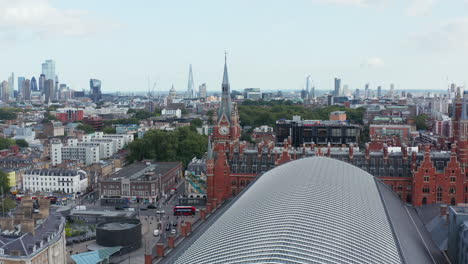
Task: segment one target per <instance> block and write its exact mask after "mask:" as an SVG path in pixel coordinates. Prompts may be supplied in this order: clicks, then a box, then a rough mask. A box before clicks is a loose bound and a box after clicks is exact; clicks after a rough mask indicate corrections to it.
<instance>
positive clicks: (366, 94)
mask: <svg viewBox="0 0 468 264" xmlns="http://www.w3.org/2000/svg"><path fill="white" fill-rule="evenodd" d="M368 97H369V84H368V83H366V86H365V88H364V98H368Z"/></svg>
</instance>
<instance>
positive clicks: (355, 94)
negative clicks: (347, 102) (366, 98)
mask: <svg viewBox="0 0 468 264" xmlns="http://www.w3.org/2000/svg"><path fill="white" fill-rule="evenodd" d="M360 96H361V91H360V90H359V89H356V91H355V92H354V97H355V98H359V97H360Z"/></svg>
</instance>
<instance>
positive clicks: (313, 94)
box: [309, 86, 315, 99]
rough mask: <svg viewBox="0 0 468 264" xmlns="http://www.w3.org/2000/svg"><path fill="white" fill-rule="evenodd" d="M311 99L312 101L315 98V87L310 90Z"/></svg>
mask: <svg viewBox="0 0 468 264" xmlns="http://www.w3.org/2000/svg"><path fill="white" fill-rule="evenodd" d="M309 98H311V99H313V98H315V86H312V88H311V90H310V95H309Z"/></svg>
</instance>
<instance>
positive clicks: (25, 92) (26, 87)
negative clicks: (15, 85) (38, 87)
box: [21, 79, 31, 101]
mask: <svg viewBox="0 0 468 264" xmlns="http://www.w3.org/2000/svg"><path fill="white" fill-rule="evenodd" d="M21 88H22V90H21V95H22V97H23V100H25V101H29V100H31V82H30V81H29V80H28V79H26V80H24V81H23V83H22V85H21Z"/></svg>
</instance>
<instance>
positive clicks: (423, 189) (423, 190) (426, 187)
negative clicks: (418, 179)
mask: <svg viewBox="0 0 468 264" xmlns="http://www.w3.org/2000/svg"><path fill="white" fill-rule="evenodd" d="M422 192H423V193H429V192H430V188H429V186H424V187H423V188H422Z"/></svg>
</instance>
